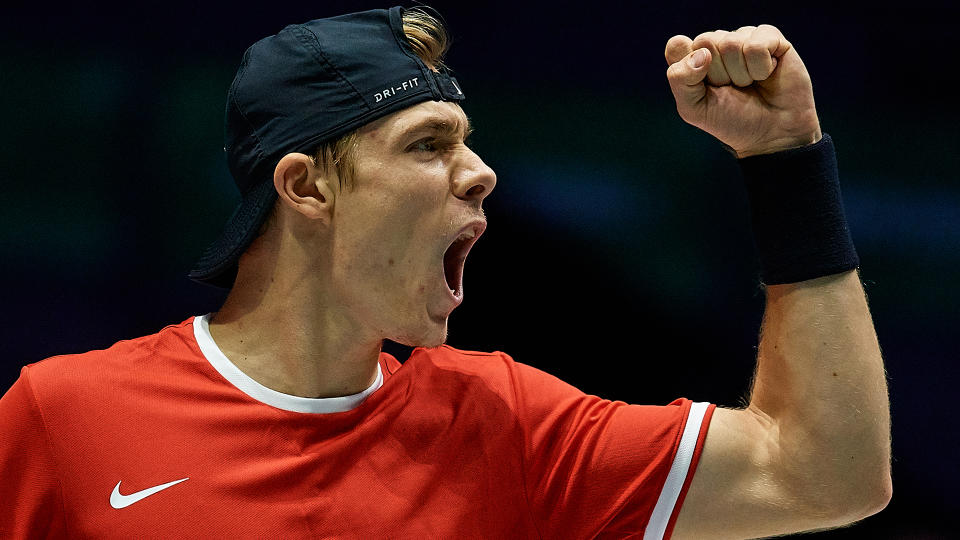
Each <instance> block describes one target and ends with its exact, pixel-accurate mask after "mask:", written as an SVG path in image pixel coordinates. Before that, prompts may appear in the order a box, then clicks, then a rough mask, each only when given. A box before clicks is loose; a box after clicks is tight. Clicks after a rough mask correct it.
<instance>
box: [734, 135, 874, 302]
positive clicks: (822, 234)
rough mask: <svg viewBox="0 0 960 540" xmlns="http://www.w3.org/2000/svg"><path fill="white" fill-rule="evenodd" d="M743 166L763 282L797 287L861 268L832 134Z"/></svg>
mask: <svg viewBox="0 0 960 540" xmlns="http://www.w3.org/2000/svg"><path fill="white" fill-rule="evenodd" d="M739 163H740V170H742V171H743V177H744V180H745V182H746V187H747V196H748V198H749V200H750V214H751V218H752V220H753V239H754V242H755V243H756V246H757V253H758V255H759V257H760V278H761V280H762V281H763V282H764V283H766V284H768V285H777V284H782V283H796V282H798V281H805V280H808V279H813V278H817V277H822V276H829V275H831V274H839V273H840V272H845V271H847V270H852V269H854V268H857V267H858V266H859V265H860V259H859V257H857V250H856V249H855V248H854V247H853V239H852V238H851V237H850V231H849V229H848V228H847V219H846V216H845V215H844V212H843V201H842V199H841V196H840V178H839V173H838V171H837V156H836V153H835V151H834V148H833V140H832V139H830V135H827V134H826V133H824V134H823V138H822V139H821V140H820V141H818V142H816V143H814V144H811V145H809V146H804V147H802V148H793V149H790V150H784V151H783V152H777V153H775V154H764V155H759V156H751V157H747V158H743V159H741V160H739Z"/></svg>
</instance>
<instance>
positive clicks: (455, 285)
mask: <svg viewBox="0 0 960 540" xmlns="http://www.w3.org/2000/svg"><path fill="white" fill-rule="evenodd" d="M485 228H486V227H485V224H484V223H482V222H477V223H472V224H470V225H468V226H467V227H464V228H463V229H462V230H461V231H460V234H458V235H457V237H456V238H454V240H453V242H452V243H451V244H450V246H449V247H447V251H446V252H444V254H443V278H444V279H445V280H446V282H447V288H448V289H450V292H452V293H453V296H454V297H455V298H461V297H463V265H464V262H465V261H466V260H467V254H468V253H469V252H470V248H472V247H473V244H474V243H476V241H477V239H479V238H480V235H481V234H483V231H484V229H485Z"/></svg>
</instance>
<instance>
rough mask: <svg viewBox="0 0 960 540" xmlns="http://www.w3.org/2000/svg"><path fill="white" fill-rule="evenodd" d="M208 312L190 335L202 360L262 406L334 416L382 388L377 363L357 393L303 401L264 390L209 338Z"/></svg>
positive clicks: (380, 373)
mask: <svg viewBox="0 0 960 540" xmlns="http://www.w3.org/2000/svg"><path fill="white" fill-rule="evenodd" d="M210 315H211V314H210V313H207V314H206V315H198V316H196V317H194V319H193V335H194V337H195V338H196V339H197V345H199V346H200V352H202V353H203V356H205V357H206V359H207V361H208V362H210V365H211V366H213V368H214V369H216V370H217V371H218V372H219V373H220V375H223V378H225V379H227V381H229V382H230V384H232V385H234V386H236V387H237V388H238V389H239V390H240V391H241V392H243V393H244V394H247V395H248V396H250V397H252V398H253V399H255V400H257V401H260V402H262V403H266V404H267V405H270V406H272V407H276V408H278V409H283V410H285V411H292V412H299V413H337V412H345V411H349V410H351V409H355V408H357V407H359V406H360V404H361V403H363V401H364V400H365V399H367V398H368V397H370V395H371V394H373V393H374V392H376V391H377V390H378V389H379V388H380V387H381V386H383V370H382V369H381V368H380V363H379V362H377V379H376V380H375V381H373V384H371V385H370V387H369V388H367V389H366V390H364V391H363V392H360V393H359V394H352V395H349V396H342V397H332V398H306V397H300V396H292V395H290V394H284V393H282V392H277V391H276V390H272V389H270V388H267V387H266V386H264V385H262V384H260V383H258V382H257V381H255V380H253V379H252V378H251V377H250V376H249V375H247V374H246V373H244V372H242V371H240V368H238V367H237V366H236V365H234V364H233V362H231V361H230V359H229V358H227V357H226V355H224V354H223V351H221V350H220V347H218V346H217V344H216V343H215V342H214V341H213V336H211V335H210Z"/></svg>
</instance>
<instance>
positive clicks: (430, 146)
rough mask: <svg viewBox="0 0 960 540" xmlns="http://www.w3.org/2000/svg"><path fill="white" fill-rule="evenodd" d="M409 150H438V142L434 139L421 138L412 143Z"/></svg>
mask: <svg viewBox="0 0 960 540" xmlns="http://www.w3.org/2000/svg"><path fill="white" fill-rule="evenodd" d="M407 150H408V151H410V152H436V151H437V144H436V141H435V140H434V139H420V140H419V141H417V142H415V143H413V144H412V145H410V148H408V149H407Z"/></svg>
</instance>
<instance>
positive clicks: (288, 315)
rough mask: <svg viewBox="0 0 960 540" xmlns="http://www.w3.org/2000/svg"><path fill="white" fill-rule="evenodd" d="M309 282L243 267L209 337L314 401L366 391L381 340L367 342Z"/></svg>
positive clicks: (283, 387) (244, 364)
mask: <svg viewBox="0 0 960 540" xmlns="http://www.w3.org/2000/svg"><path fill="white" fill-rule="evenodd" d="M309 281H310V280H298V279H283V278H282V276H279V275H273V274H271V275H265V274H261V275H250V274H249V273H248V274H246V275H245V274H244V273H243V272H241V275H240V276H238V278H237V282H236V284H235V285H234V287H233V290H231V292H230V295H229V296H228V297H227V300H226V302H225V303H224V305H223V307H222V308H221V309H220V311H219V312H217V313H216V314H215V315H214V316H213V318H212V319H211V321H210V334H211V336H212V337H213V339H214V341H215V342H216V343H217V346H218V347H219V348H220V350H221V351H223V354H224V355H226V357H227V358H229V359H230V361H231V362H233V364H234V365H236V366H237V367H238V368H239V369H240V370H241V371H243V372H244V373H246V374H247V375H248V376H249V377H251V378H252V379H254V380H255V381H257V382H259V383H260V384H262V385H264V386H266V387H267V388H270V389H273V390H276V391H278V392H283V393H285V394H290V395H294V396H301V397H312V398H324V397H339V396H346V395H350V394H356V393H358V392H362V391H363V390H365V389H366V388H367V387H369V386H370V385H371V384H373V382H374V380H375V379H376V375H377V362H378V360H379V356H380V347H381V345H382V343H383V342H382V340H381V339H379V337H377V336H371V335H368V336H366V338H365V339H364V337H363V336H364V334H365V332H364V331H363V329H362V328H360V327H359V325H357V324H355V323H354V322H353V321H350V320H349V319H348V318H346V317H344V316H343V314H341V313H338V312H337V310H336V309H333V308H334V306H333V305H332V304H333V303H331V302H328V301H326V300H328V298H326V297H325V295H324V294H323V292H322V291H311V290H309V288H310V283H309ZM300 299H303V301H298V300H300ZM292 300H293V301H292Z"/></svg>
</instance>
